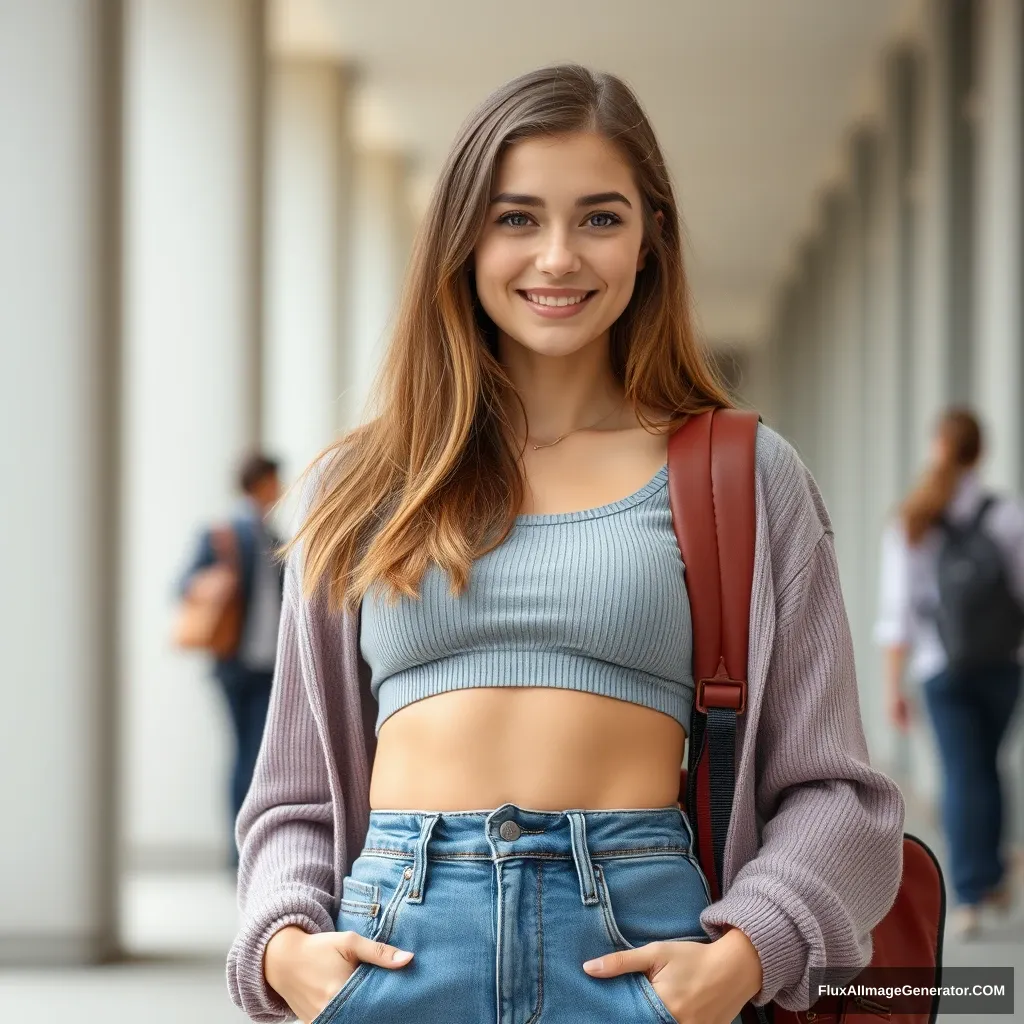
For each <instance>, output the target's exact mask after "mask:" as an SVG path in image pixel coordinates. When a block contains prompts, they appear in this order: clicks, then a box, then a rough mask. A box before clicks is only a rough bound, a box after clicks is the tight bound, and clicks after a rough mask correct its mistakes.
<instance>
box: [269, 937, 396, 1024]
mask: <svg viewBox="0 0 1024 1024" xmlns="http://www.w3.org/2000/svg"><path fill="white" fill-rule="evenodd" d="M396 954H397V955H399V956H400V957H401V959H398V960H396V959H395V956H396ZM411 960H412V953H409V952H407V951H405V950H399V949H398V948H396V947H395V946H389V945H387V944H386V943H383V942H373V941H372V940H370V939H368V938H366V937H365V936H363V935H360V934H359V933H358V932H320V933H319V934H317V935H311V934H310V933H309V932H307V931H305V930H303V929H302V928H299V927H298V926H297V925H287V926H286V927H284V928H282V929H281V930H280V931H278V932H275V933H274V934H273V935H272V936H271V938H270V941H269V942H268V943H267V948H266V952H265V953H264V954H263V974H264V976H265V977H266V979H267V984H268V985H269V986H270V987H271V988H272V989H273V990H274V991H275V992H276V993H277V994H278V995H279V996H280V997H281V998H282V999H283V1000H284V1001H285V1002H286V1003H287V1004H288V1005H289V1006H290V1007H291V1010H292V1013H294V1014H295V1015H296V1017H298V1018H299V1021H300V1022H301V1024H312V1021H313V1020H314V1018H316V1017H318V1016H319V1015H320V1014H321V1013H322V1012H323V1010H324V1008H325V1007H326V1006H327V1004H328V1003H329V1002H330V1001H331V1000H332V999H333V998H334V997H335V996H336V995H337V994H338V992H339V991H340V990H341V987H342V986H343V985H344V984H345V982H346V981H348V979H349V977H350V976H351V975H352V973H353V972H354V971H355V969H356V967H358V966H359V964H360V963H368V964H376V965H377V966H378V967H386V968H388V969H389V970H394V969H395V968H398V967H404V966H405V965H406V964H407V963H409V962H410V961H411Z"/></svg>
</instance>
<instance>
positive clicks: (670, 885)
mask: <svg viewBox="0 0 1024 1024" xmlns="http://www.w3.org/2000/svg"><path fill="white" fill-rule="evenodd" d="M594 874H595V875H596V876H597V888H598V893H599V896H600V901H601V911H602V914H603V916H604V923H605V929H606V930H607V933H608V939H609V941H610V942H611V944H612V946H613V947H614V948H615V949H616V950H625V949H636V948H637V947H638V946H646V945H647V944H648V943H649V942H662V941H679V940H685V941H691V942H707V941H709V940H708V937H707V935H706V934H705V933H704V931H703V929H702V928H701V927H700V912H701V911H702V910H703V909H704V908H705V907H707V906H709V905H710V903H711V896H710V893H709V891H708V887H707V880H706V879H705V878H704V875H703V872H701V870H700V868H699V866H698V865H696V864H695V863H694V861H693V859H692V858H691V857H688V856H687V855H686V854H682V853H672V854H658V855H650V854H644V855H641V856H637V857H627V858H616V859H609V860H606V861H603V862H601V863H596V862H595V864H594ZM630 977H631V978H632V979H633V982H634V983H635V984H636V985H637V986H638V987H639V989H640V993H641V995H642V996H643V999H644V1001H645V1002H646V1004H647V1006H648V1007H649V1008H650V1010H651V1013H652V1016H653V1018H654V1020H655V1021H657V1022H658V1024H676V1018H675V1017H674V1016H673V1015H672V1012H671V1011H670V1010H669V1008H668V1007H667V1006H666V1005H665V1003H664V1001H663V1000H662V998H661V996H659V995H658V992H657V990H656V989H655V987H654V986H653V985H652V984H651V980H650V978H648V977H647V975H646V974H644V972H643V971H631V972H630Z"/></svg>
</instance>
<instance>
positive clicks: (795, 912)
mask: <svg viewBox="0 0 1024 1024" xmlns="http://www.w3.org/2000/svg"><path fill="white" fill-rule="evenodd" d="M755 744H756V748H755V749H756V751H757V785H756V796H755V803H756V810H757V817H758V820H759V821H761V822H763V827H762V830H761V837H760V849H759V850H758V852H757V855H756V856H755V857H754V858H753V859H752V860H750V861H748V862H747V863H746V864H744V865H743V866H742V867H741V868H740V869H739V871H738V872H737V874H736V877H735V878H734V880H733V883H732V885H731V886H730V887H729V889H728V891H727V892H726V893H725V895H724V896H723V898H722V899H721V900H719V901H718V902H717V903H714V904H712V905H711V906H710V907H708V908H707V909H706V910H705V911H704V913H703V914H702V915H701V923H702V924H703V925H704V926H705V930H706V931H707V932H708V933H709V935H710V936H711V937H712V938H713V939H714V938H718V937H719V936H720V935H721V934H723V932H724V931H725V930H727V928H728V927H730V926H732V927H737V928H739V929H740V930H741V931H743V932H744V933H745V934H746V935H747V936H748V937H749V938H750V940H751V942H752V943H753V945H754V947H755V948H756V949H757V952H758V954H759V956H760V958H761V965H762V969H763V985H762V988H761V991H760V992H758V993H757V995H756V996H755V997H754V1000H753V1001H754V1003H755V1004H757V1005H764V1004H765V1003H768V1002H770V1001H772V1000H775V1001H777V1002H778V1003H779V1005H780V1006H782V1007H783V1008H785V1009H787V1010H800V1009H806V1008H807V1006H808V1005H809V1003H810V1002H811V1000H810V998H809V996H810V972H811V971H812V970H813V969H815V968H824V967H825V966H826V965H827V966H828V967H829V968H830V969H833V970H835V971H837V972H839V973H843V974H847V975H848V976H850V977H852V976H854V975H856V974H857V973H858V972H859V971H860V970H861V969H863V968H864V967H866V966H867V964H868V963H869V962H870V959H871V949H872V946H871V930H872V929H873V928H874V927H875V926H876V925H877V924H878V922H879V921H880V920H881V919H882V918H883V917H884V916H885V914H886V913H887V912H888V910H889V908H890V907H891V906H892V904H893V902H894V901H895V898H896V893H897V891H898V888H899V883H900V877H901V874H902V859H903V853H902V851H903V846H902V835H903V823H904V805H903V799H902V796H901V794H900V791H899V789H898V787H897V786H896V784H895V783H894V782H893V781H892V780H891V779H889V778H888V777H887V776H885V775H884V774H882V773H881V772H879V771H876V770H875V769H873V768H872V767H871V766H870V764H869V761H868V751H867V744H866V742H865V738H864V731H863V725H862V722H861V716H860V706H859V697H858V692H857V682H856V677H855V673H854V657H853V643H852V639H851V635H850V627H849V623H848V620H847V615H846V610H845V607H844V605H843V599H842V592H841V589H840V583H839V571H838V565H837V561H836V555H835V549H834V545H833V539H832V534H831V532H830V531H829V530H826V531H825V532H824V533H823V534H822V535H821V537H820V540H819V541H818V542H817V543H816V545H815V546H814V548H813V550H812V551H811V553H810V555H809V557H808V559H807V561H806V562H805V564H804V565H803V566H802V567H801V568H800V569H799V571H798V572H797V573H796V575H795V576H794V577H793V578H792V579H791V580H790V581H789V583H788V584H787V585H786V586H785V587H784V589H783V590H782V592H781V593H780V594H779V595H778V597H777V599H776V631H775V642H774V645H773V649H772V654H771V660H770V663H769V669H768V676H767V681H766V684H765V691H764V695H763V703H762V707H761V710H760V717H759V720H758V723H757V734H756V736H755Z"/></svg>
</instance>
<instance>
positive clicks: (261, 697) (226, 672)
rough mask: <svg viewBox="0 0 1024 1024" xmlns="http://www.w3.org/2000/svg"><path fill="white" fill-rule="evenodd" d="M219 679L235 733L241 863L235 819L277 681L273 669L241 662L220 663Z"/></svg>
mask: <svg viewBox="0 0 1024 1024" xmlns="http://www.w3.org/2000/svg"><path fill="white" fill-rule="evenodd" d="M216 675H217V681H218V682H219V683H220V688H221V692H222V693H223V694H224V700H225V702H226V703H227V708H228V714H229V716H230V718H231V729H232V733H233V735H234V742H235V750H234V760H233V763H232V768H231V779H230V786H229V802H230V810H231V821H230V846H229V847H228V849H229V850H230V859H231V864H232V866H234V867H237V866H238V847H237V846H236V845H235V821H236V820H237V818H238V812H239V810H241V807H242V801H243V800H245V796H246V794H247V793H248V792H249V786H250V785H251V784H252V774H253V769H254V768H255V767H256V755H257V754H258V753H259V749H260V743H261V742H262V740H263V729H264V726H265V725H266V722H267V707H268V705H269V704H270V687H271V684H272V683H273V681H274V673H273V670H270V671H266V672H259V671H253V670H252V669H247V668H244V667H242V666H240V665H237V664H233V665H219V666H218V667H217V673H216Z"/></svg>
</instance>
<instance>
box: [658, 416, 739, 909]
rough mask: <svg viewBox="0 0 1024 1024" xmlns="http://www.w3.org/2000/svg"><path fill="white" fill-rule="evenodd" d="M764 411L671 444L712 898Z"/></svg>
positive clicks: (689, 796)
mask: <svg viewBox="0 0 1024 1024" xmlns="http://www.w3.org/2000/svg"><path fill="white" fill-rule="evenodd" d="M758 419H759V418H758V416H757V415H756V413H748V412H741V411H739V410H734V409H716V410H712V411H710V412H706V413H701V414H700V415H697V416H693V417H691V418H690V419H689V420H687V421H686V423H684V424H683V426H682V427H680V428H679V429H678V430H677V431H676V432H675V433H674V434H673V435H672V437H671V438H670V439H669V445H668V481H669V482H668V492H669V504H670V507H671V510H672V525H673V528H674V530H675V535H676V541H677V543H678V545H679V552H680V554H681V556H682V559H683V564H684V566H685V568H686V587H687V596H688V598H689V602H690V616H691V620H692V624H693V679H694V701H693V710H692V713H691V716H690V734H689V757H688V767H687V778H686V787H687V792H686V805H687V812H688V815H689V818H690V823H691V826H692V827H693V828H694V832H695V836H696V840H697V848H698V856H699V859H700V861H701V867H702V868H703V869H704V872H705V875H706V876H707V878H708V882H709V884H710V886H711V889H712V895H713V897H714V898H715V899H717V898H718V896H719V895H720V892H721V884H720V883H721V879H722V873H723V862H724V857H725V840H726V835H727V832H728V827H729V817H730V815H731V813H732V800H733V790H734V789H735V755H736V749H735V743H736V716H737V715H739V714H743V712H744V711H745V710H746V703H747V645H748V640H749V636H748V632H749V621H750V591H751V585H752V582H753V574H754V530H755V523H754V448H755V438H756V434H757V424H758Z"/></svg>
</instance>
